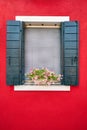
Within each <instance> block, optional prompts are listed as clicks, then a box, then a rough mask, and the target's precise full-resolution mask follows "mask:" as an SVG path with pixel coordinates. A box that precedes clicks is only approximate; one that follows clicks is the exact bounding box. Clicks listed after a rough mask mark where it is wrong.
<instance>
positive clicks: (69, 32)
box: [61, 21, 78, 85]
mask: <svg viewBox="0 0 87 130" xmlns="http://www.w3.org/2000/svg"><path fill="white" fill-rule="evenodd" d="M61 32H62V37H61V38H62V39H61V40H62V49H63V52H62V71H63V84H65V85H78V22H77V21H73V22H63V23H62V27H61Z"/></svg>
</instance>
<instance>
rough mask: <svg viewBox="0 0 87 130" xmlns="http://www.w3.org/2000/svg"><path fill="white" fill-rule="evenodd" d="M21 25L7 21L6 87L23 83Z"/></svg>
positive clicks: (17, 22)
mask: <svg viewBox="0 0 87 130" xmlns="http://www.w3.org/2000/svg"><path fill="white" fill-rule="evenodd" d="M23 39H24V38H23V23H22V22H20V21H7V57H6V59H7V67H6V68H7V75H6V76H7V85H19V84H23V82H24V43H23Z"/></svg>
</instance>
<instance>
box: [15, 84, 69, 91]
mask: <svg viewBox="0 0 87 130" xmlns="http://www.w3.org/2000/svg"><path fill="white" fill-rule="evenodd" d="M14 91H70V86H65V85H58V86H37V85H17V86H14Z"/></svg>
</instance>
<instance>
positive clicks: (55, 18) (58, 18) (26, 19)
mask: <svg viewBox="0 0 87 130" xmlns="http://www.w3.org/2000/svg"><path fill="white" fill-rule="evenodd" d="M15 20H17V21H22V22H31V23H32V22H35V23H36V22H37V23H38V22H41V23H43V22H46V23H49V22H51V23H57V22H60V23H61V22H64V21H69V20H70V17H69V16H16V17H15ZM14 90H15V91H70V86H66V85H59V86H54V87H52V86H49V88H47V87H43V86H38V87H37V86H35V85H34V86H33V87H32V86H30V85H29V86H27V85H17V86H14Z"/></svg>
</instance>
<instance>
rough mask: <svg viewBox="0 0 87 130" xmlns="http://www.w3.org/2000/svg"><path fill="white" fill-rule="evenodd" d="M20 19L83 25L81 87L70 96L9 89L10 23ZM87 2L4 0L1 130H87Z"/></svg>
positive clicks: (0, 12)
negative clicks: (43, 18)
mask: <svg viewBox="0 0 87 130" xmlns="http://www.w3.org/2000/svg"><path fill="white" fill-rule="evenodd" d="M17 15H30V16H32V15H42V16H44V15H45V16H46V15H47V16H48V15H49V16H67V15H68V16H70V18H71V20H78V21H79V22H80V50H79V52H80V54H79V57H80V63H79V86H78V87H72V88H71V91H70V92H14V90H13V87H7V86H6V21H7V20H14V19H15V16H17ZM86 59H87V0H82V1H81V0H0V130H5V129H6V130H87V74H86V73H87V60H86Z"/></svg>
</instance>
